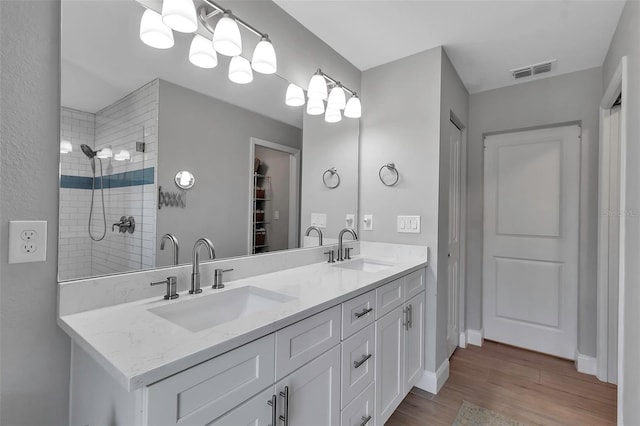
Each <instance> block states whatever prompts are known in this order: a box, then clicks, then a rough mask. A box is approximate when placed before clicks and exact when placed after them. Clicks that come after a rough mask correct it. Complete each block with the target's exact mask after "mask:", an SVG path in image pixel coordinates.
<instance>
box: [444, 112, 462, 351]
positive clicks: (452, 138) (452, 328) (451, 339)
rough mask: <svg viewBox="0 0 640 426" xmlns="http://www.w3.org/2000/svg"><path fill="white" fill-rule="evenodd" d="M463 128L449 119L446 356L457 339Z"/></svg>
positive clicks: (454, 347)
mask: <svg viewBox="0 0 640 426" xmlns="http://www.w3.org/2000/svg"><path fill="white" fill-rule="evenodd" d="M461 140H462V132H460V129H458V128H457V127H456V125H455V124H453V123H452V122H451V121H449V253H448V255H449V257H448V268H447V269H448V283H449V321H448V328H447V342H448V343H449V356H451V354H453V351H455V350H456V348H457V347H458V342H459V341H460V337H459V336H460V325H459V318H460V312H459V310H458V307H459V306H460V302H459V301H460V188H461V187H460V185H461V182H460V143H461Z"/></svg>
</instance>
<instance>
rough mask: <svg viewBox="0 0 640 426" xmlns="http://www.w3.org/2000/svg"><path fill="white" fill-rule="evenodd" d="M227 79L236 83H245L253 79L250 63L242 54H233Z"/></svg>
mask: <svg viewBox="0 0 640 426" xmlns="http://www.w3.org/2000/svg"><path fill="white" fill-rule="evenodd" d="M229 80H231V81H233V82H234V83H238V84H247V83H251V82H252V81H253V71H251V64H250V63H249V61H248V60H247V59H245V58H243V57H242V56H234V57H233V58H231V62H230V63H229Z"/></svg>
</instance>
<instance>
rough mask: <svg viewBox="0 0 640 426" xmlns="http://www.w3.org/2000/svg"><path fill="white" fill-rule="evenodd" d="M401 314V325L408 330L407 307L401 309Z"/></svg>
mask: <svg viewBox="0 0 640 426" xmlns="http://www.w3.org/2000/svg"><path fill="white" fill-rule="evenodd" d="M402 314H403V316H404V321H403V322H402V325H403V326H404V329H405V330H406V331H409V309H403V310H402Z"/></svg>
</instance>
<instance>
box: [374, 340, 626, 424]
mask: <svg viewBox="0 0 640 426" xmlns="http://www.w3.org/2000/svg"><path fill="white" fill-rule="evenodd" d="M463 400H466V401H469V402H471V403H473V404H476V405H479V406H481V407H484V408H488V409H490V410H493V411H495V412H497V413H500V414H502V415H504V416H507V417H510V418H512V419H514V420H518V421H521V422H523V423H527V424H532V425H533V424H539V425H598V426H599V425H614V424H615V423H616V386H614V385H610V384H607V383H602V382H600V381H599V380H598V379H596V378H595V377H594V376H589V375H586V374H581V373H578V372H577V371H576V369H575V367H574V364H573V362H571V361H566V360H562V359H558V358H554V357H551V356H548V355H543V354H539V353H535V352H529V351H526V350H523V349H518V348H514V347H511V346H507V345H503V344H499V343H494V342H488V341H485V342H484V345H483V346H482V347H481V348H480V347H477V346H469V347H467V349H460V348H458V349H457V350H456V352H455V353H454V354H453V356H452V357H451V359H450V371H449V380H448V381H447V382H446V383H445V385H444V387H443V388H442V390H441V391H440V392H439V393H438V394H437V395H432V394H430V393H427V392H424V391H422V390H420V389H417V388H414V389H413V390H412V391H411V393H409V395H407V397H406V398H405V399H404V401H402V404H400V406H399V407H398V409H397V410H396V412H395V413H394V414H393V415H392V416H391V418H390V419H389V421H388V422H387V423H386V424H387V426H397V425H407V426H417V425H451V423H453V421H454V420H455V418H456V415H457V413H458V409H459V408H460V404H461V403H462V401H463Z"/></svg>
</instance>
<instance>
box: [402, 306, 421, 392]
mask: <svg viewBox="0 0 640 426" xmlns="http://www.w3.org/2000/svg"><path fill="white" fill-rule="evenodd" d="M424 306H425V296H424V293H420V294H418V295H417V296H414V297H413V298H412V299H410V300H409V301H407V303H406V304H405V310H407V309H408V311H405V312H407V313H406V314H405V315H408V317H407V319H406V320H407V321H408V322H409V324H408V327H405V335H404V336H405V338H404V393H405V395H406V394H407V393H409V391H410V390H411V388H412V387H414V386H415V384H416V383H418V380H420V378H421V377H422V373H423V372H424V336H425V331H424Z"/></svg>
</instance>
